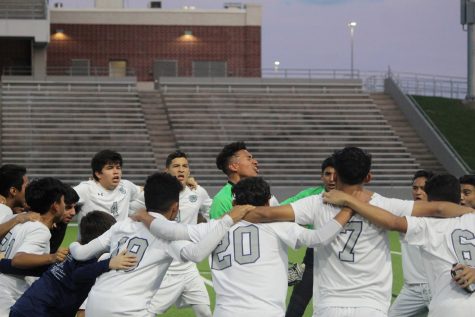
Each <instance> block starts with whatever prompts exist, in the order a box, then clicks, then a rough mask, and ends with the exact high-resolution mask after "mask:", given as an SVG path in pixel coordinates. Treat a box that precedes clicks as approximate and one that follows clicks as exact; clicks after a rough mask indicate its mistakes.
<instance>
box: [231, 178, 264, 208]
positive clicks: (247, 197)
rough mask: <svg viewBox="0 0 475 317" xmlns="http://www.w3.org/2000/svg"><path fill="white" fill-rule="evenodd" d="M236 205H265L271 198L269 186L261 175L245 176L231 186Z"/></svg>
mask: <svg viewBox="0 0 475 317" xmlns="http://www.w3.org/2000/svg"><path fill="white" fill-rule="evenodd" d="M232 193H233V196H234V203H235V204H236V205H247V204H249V205H254V206H265V205H266V204H267V203H268V202H269V199H270V198H271V193H270V186H269V184H268V183H267V182H266V181H265V180H264V179H263V178H262V177H246V178H244V179H242V180H240V181H239V182H238V183H237V184H236V185H234V186H233V188H232Z"/></svg>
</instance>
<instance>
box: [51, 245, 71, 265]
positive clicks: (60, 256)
mask: <svg viewBox="0 0 475 317" xmlns="http://www.w3.org/2000/svg"><path fill="white" fill-rule="evenodd" d="M68 254H69V249H68V248H59V249H58V251H56V253H55V254H52V255H53V256H54V263H58V262H63V261H64V260H66V257H67V256H68Z"/></svg>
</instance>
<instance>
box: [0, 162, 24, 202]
mask: <svg viewBox="0 0 475 317" xmlns="http://www.w3.org/2000/svg"><path fill="white" fill-rule="evenodd" d="M25 175H26V168H25V167H23V166H20V165H15V164H5V165H3V166H2V167H0V195H2V196H3V197H5V198H8V196H9V195H10V188H12V187H14V188H16V189H18V190H19V191H21V186H22V185H23V176H25Z"/></svg>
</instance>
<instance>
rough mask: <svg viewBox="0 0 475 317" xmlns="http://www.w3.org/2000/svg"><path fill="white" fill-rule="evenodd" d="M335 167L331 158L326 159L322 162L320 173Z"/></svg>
mask: <svg viewBox="0 0 475 317" xmlns="http://www.w3.org/2000/svg"><path fill="white" fill-rule="evenodd" d="M329 166H330V167H335V164H333V157H331V156H330V157H327V158H326V159H325V160H323V162H322V173H323V171H324V170H325V168H327V167H329Z"/></svg>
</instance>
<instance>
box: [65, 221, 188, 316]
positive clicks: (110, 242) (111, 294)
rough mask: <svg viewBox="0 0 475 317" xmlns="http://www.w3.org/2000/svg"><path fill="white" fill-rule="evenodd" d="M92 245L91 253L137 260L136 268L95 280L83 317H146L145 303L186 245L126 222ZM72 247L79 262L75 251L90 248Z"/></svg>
mask: <svg viewBox="0 0 475 317" xmlns="http://www.w3.org/2000/svg"><path fill="white" fill-rule="evenodd" d="M151 215H153V216H157V214H153V213H151ZM93 242H94V243H92V244H91V245H93V244H94V246H95V247H93V249H94V250H89V251H94V252H97V251H110V253H111V254H112V255H116V254H117V253H118V252H119V250H123V249H124V248H127V249H128V250H129V252H131V253H134V254H135V255H136V256H137V260H138V264H137V266H136V267H135V268H133V269H130V270H127V271H122V270H114V271H109V272H107V273H104V274H102V275H101V276H100V277H99V278H98V279H97V281H96V283H95V284H94V286H93V287H92V289H91V291H90V293H89V296H88V300H87V305H86V315H87V316H90V317H107V316H111V317H112V316H146V314H147V312H146V307H147V304H148V301H149V300H150V298H151V297H152V295H153V294H154V292H155V291H156V290H157V289H158V287H159V286H160V282H161V281H162V279H163V276H164V275H165V272H166V271H167V269H168V266H169V265H170V263H171V261H172V259H173V258H175V259H180V255H179V254H180V250H181V246H182V245H183V244H184V243H189V242H183V241H177V242H170V241H166V240H162V239H157V238H156V237H154V236H153V235H152V234H151V233H150V231H149V230H148V229H147V228H146V227H145V226H144V225H143V224H142V223H141V222H134V221H133V220H131V219H129V218H127V219H125V220H124V221H121V222H118V223H116V224H114V225H113V226H112V227H111V229H110V230H108V231H107V232H106V233H104V234H103V235H101V236H100V237H99V238H97V240H93ZM73 245H74V246H73ZM73 245H71V254H72V255H73V256H74V257H75V258H77V259H81V258H80V257H79V258H78V253H77V252H78V250H79V249H82V250H87V249H88V247H89V246H90V245H89V244H88V245H83V246H80V245H78V244H73Z"/></svg>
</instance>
